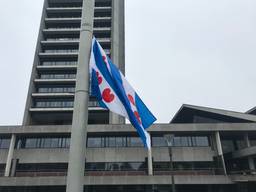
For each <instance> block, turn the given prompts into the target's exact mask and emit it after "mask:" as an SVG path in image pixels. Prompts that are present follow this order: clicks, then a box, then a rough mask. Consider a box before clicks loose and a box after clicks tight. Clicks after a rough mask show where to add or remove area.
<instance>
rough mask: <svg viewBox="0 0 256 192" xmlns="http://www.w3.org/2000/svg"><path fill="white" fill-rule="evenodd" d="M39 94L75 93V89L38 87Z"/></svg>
mask: <svg viewBox="0 0 256 192" xmlns="http://www.w3.org/2000/svg"><path fill="white" fill-rule="evenodd" d="M37 91H38V93H74V92H75V87H38V89H37Z"/></svg>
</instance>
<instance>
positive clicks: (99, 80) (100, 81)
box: [96, 71, 102, 85]
mask: <svg viewBox="0 0 256 192" xmlns="http://www.w3.org/2000/svg"><path fill="white" fill-rule="evenodd" d="M96 75H97V77H98V82H99V85H100V84H101V83H102V77H101V76H100V74H99V72H98V71H97V72H96Z"/></svg>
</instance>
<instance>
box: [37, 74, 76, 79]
mask: <svg viewBox="0 0 256 192" xmlns="http://www.w3.org/2000/svg"><path fill="white" fill-rule="evenodd" d="M40 78H41V79H75V78H76V74H74V73H66V74H41V75H40Z"/></svg>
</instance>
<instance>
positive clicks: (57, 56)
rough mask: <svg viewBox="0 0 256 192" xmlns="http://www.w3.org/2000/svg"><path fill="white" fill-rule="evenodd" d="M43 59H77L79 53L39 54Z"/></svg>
mask: <svg viewBox="0 0 256 192" xmlns="http://www.w3.org/2000/svg"><path fill="white" fill-rule="evenodd" d="M38 55H39V57H40V58H41V59H66V58H68V59H77V58H78V52H73V53H72V52H70V53H43V52H41V53H39V54H38Z"/></svg>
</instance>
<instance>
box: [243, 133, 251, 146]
mask: <svg viewBox="0 0 256 192" xmlns="http://www.w3.org/2000/svg"><path fill="white" fill-rule="evenodd" d="M244 140H245V144H246V147H251V143H250V139H249V135H248V133H245V134H244Z"/></svg>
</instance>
